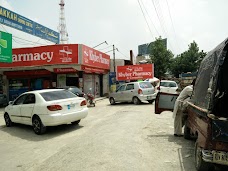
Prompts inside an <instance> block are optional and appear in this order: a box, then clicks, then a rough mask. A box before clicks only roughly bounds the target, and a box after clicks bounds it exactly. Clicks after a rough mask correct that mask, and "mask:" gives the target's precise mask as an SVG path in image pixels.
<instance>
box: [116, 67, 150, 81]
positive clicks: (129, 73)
mask: <svg viewBox="0 0 228 171" xmlns="http://www.w3.org/2000/svg"><path fill="white" fill-rule="evenodd" d="M153 77H154V64H140V65H126V66H117V74H116V79H117V80H118V81H122V80H138V79H147V78H153Z"/></svg>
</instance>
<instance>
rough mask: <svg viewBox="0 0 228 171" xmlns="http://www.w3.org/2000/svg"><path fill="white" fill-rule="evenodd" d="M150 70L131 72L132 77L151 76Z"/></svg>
mask: <svg viewBox="0 0 228 171" xmlns="http://www.w3.org/2000/svg"><path fill="white" fill-rule="evenodd" d="M151 75H152V73H151V72H133V77H140V76H151Z"/></svg>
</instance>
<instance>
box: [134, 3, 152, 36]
mask: <svg viewBox="0 0 228 171" xmlns="http://www.w3.org/2000/svg"><path fill="white" fill-rule="evenodd" d="M138 3H139V6H140V9H141V11H142V14H143V17H144V19H145V21H146V24H147V27H148V29H149V31H150V34H151V36H152V38H153V39H154V36H153V34H152V31H151V29H150V26H149V24H148V22H147V20H146V16H145V14H144V12H143V9H142V6H141V4H140V2H139V0H138Z"/></svg>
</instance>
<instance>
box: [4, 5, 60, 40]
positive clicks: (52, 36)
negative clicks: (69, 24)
mask: <svg viewBox="0 0 228 171" xmlns="http://www.w3.org/2000/svg"><path fill="white" fill-rule="evenodd" d="M0 23H1V24H4V25H6V26H9V27H12V28H14V29H17V30H20V31H23V32H25V33H29V34H31V35H34V36H37V37H40V38H42V39H46V40H48V41H51V42H54V43H57V44H58V43H59V33H58V32H56V31H54V30H51V29H49V28H47V27H45V26H43V25H41V24H39V23H36V22H34V21H32V20H30V19H28V18H26V17H23V16H21V15H19V14H17V13H15V12H13V11H10V10H8V9H6V8H4V7H2V6H0Z"/></svg>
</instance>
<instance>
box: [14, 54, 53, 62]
mask: <svg viewBox="0 0 228 171" xmlns="http://www.w3.org/2000/svg"><path fill="white" fill-rule="evenodd" d="M53 54H54V52H42V53H24V54H18V55H16V54H13V62H23V61H24V62H27V61H41V60H42V61H47V62H51V60H52V58H53Z"/></svg>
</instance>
